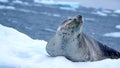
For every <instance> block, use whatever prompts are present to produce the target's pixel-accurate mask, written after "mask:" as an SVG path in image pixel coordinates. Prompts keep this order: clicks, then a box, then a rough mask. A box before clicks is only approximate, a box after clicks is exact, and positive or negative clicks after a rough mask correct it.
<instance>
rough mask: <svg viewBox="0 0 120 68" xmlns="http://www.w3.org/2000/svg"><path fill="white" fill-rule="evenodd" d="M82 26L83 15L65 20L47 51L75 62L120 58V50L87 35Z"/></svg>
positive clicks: (48, 44) (47, 46)
mask: <svg viewBox="0 0 120 68" xmlns="http://www.w3.org/2000/svg"><path fill="white" fill-rule="evenodd" d="M82 26H83V20H82V16H81V15H78V16H76V17H73V18H70V19H67V20H65V21H64V22H63V23H62V24H61V25H60V26H59V27H58V29H57V32H56V34H55V35H54V37H53V38H52V39H51V40H50V41H49V42H48V43H47V45H46V50H47V53H48V54H49V55H50V56H53V57H56V56H65V57H66V58H67V59H69V60H71V61H73V62H79V61H80V62H85V61H98V60H103V59H106V58H111V59H118V58H120V52H118V51H116V50H114V49H112V48H110V47H108V46H106V45H104V44H102V43H100V42H98V41H96V40H94V39H93V38H91V37H88V36H87V35H85V34H84V33H83V32H82Z"/></svg>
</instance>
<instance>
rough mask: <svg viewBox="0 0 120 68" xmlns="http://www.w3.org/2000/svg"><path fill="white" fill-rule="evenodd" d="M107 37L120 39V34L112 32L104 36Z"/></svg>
mask: <svg viewBox="0 0 120 68" xmlns="http://www.w3.org/2000/svg"><path fill="white" fill-rule="evenodd" d="M104 36H106V37H120V32H111V33H106V34H104Z"/></svg>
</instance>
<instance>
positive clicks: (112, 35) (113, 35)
mask: <svg viewBox="0 0 120 68" xmlns="http://www.w3.org/2000/svg"><path fill="white" fill-rule="evenodd" d="M115 28H117V29H120V25H116V26H115ZM104 36H106V37H116V38H118V37H120V32H111V33H106V34H104Z"/></svg>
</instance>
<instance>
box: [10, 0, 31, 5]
mask: <svg viewBox="0 0 120 68" xmlns="http://www.w3.org/2000/svg"><path fill="white" fill-rule="evenodd" d="M12 2H13V3H16V4H23V5H29V3H27V2H22V1H20V0H14V1H12Z"/></svg>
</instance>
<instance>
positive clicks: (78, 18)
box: [74, 15, 82, 22]
mask: <svg viewBox="0 0 120 68" xmlns="http://www.w3.org/2000/svg"><path fill="white" fill-rule="evenodd" d="M74 20H76V21H79V22H80V21H82V16H81V15H78V16H76V17H74Z"/></svg>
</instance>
